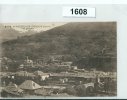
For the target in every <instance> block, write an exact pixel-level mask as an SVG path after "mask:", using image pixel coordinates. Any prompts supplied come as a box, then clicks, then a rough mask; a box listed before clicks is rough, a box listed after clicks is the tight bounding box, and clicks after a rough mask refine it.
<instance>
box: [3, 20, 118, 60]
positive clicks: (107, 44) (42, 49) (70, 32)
mask: <svg viewBox="0 0 127 100" xmlns="http://www.w3.org/2000/svg"><path fill="white" fill-rule="evenodd" d="M2 51H3V52H2V56H6V57H9V58H12V59H24V58H25V57H26V56H29V57H30V58H31V59H36V58H38V57H41V56H43V55H46V54H52V53H55V54H70V55H73V56H75V57H77V58H81V57H84V56H93V55H94V56H98V55H106V54H107V53H110V54H115V55H116V23H115V22H84V23H68V24H65V25H62V26H59V27H56V28H53V29H50V30H47V31H44V32H40V33H38V34H33V35H30V36H23V37H19V38H17V39H13V40H9V41H6V42H3V43H2ZM102 52H103V53H102Z"/></svg>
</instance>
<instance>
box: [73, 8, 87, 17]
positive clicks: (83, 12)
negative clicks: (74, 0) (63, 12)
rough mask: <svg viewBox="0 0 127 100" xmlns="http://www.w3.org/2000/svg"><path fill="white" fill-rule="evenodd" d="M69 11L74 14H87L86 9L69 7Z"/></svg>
mask: <svg viewBox="0 0 127 100" xmlns="http://www.w3.org/2000/svg"><path fill="white" fill-rule="evenodd" d="M71 13H72V15H73V14H75V15H82V14H83V15H86V14H87V9H77V8H76V9H73V8H72V9H71Z"/></svg>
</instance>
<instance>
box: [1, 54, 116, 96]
mask: <svg viewBox="0 0 127 100" xmlns="http://www.w3.org/2000/svg"><path fill="white" fill-rule="evenodd" d="M67 58H69V57H68V55H66V56H65V55H48V56H47V55H44V56H43V57H40V58H38V59H36V60H31V59H30V57H28V56H27V57H26V58H25V59H24V60H22V61H18V60H14V59H13V60H12V59H10V58H7V57H2V58H0V68H1V72H0V80H1V83H0V84H1V85H0V86H1V87H0V92H1V97H30V96H51V97H58V96H59V97H67V96H68V97H73V96H81V97H84V96H85V97H88V96H115V95H116V85H117V84H116V81H117V79H116V72H111V71H108V72H104V71H99V70H97V69H96V68H91V69H90V70H88V69H85V68H83V69H79V68H78V66H77V65H75V64H74V63H73V61H70V60H65V59H67Z"/></svg>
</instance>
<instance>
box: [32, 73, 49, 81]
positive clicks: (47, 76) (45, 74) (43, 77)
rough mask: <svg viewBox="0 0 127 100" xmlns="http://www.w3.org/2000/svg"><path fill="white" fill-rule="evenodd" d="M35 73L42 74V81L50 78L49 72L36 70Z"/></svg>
mask: <svg viewBox="0 0 127 100" xmlns="http://www.w3.org/2000/svg"><path fill="white" fill-rule="evenodd" d="M34 75H36V76H40V78H41V81H44V80H45V79H46V78H49V74H48V73H43V72H42V71H35V72H34Z"/></svg>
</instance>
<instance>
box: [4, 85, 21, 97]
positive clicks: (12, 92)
mask: <svg viewBox="0 0 127 100" xmlns="http://www.w3.org/2000/svg"><path fill="white" fill-rule="evenodd" d="M2 94H3V95H4V96H18V97H20V96H22V94H23V90H22V89H20V88H19V87H18V86H17V85H16V84H14V83H10V84H9V85H8V86H6V87H5V88H4V89H3V92H2Z"/></svg>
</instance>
